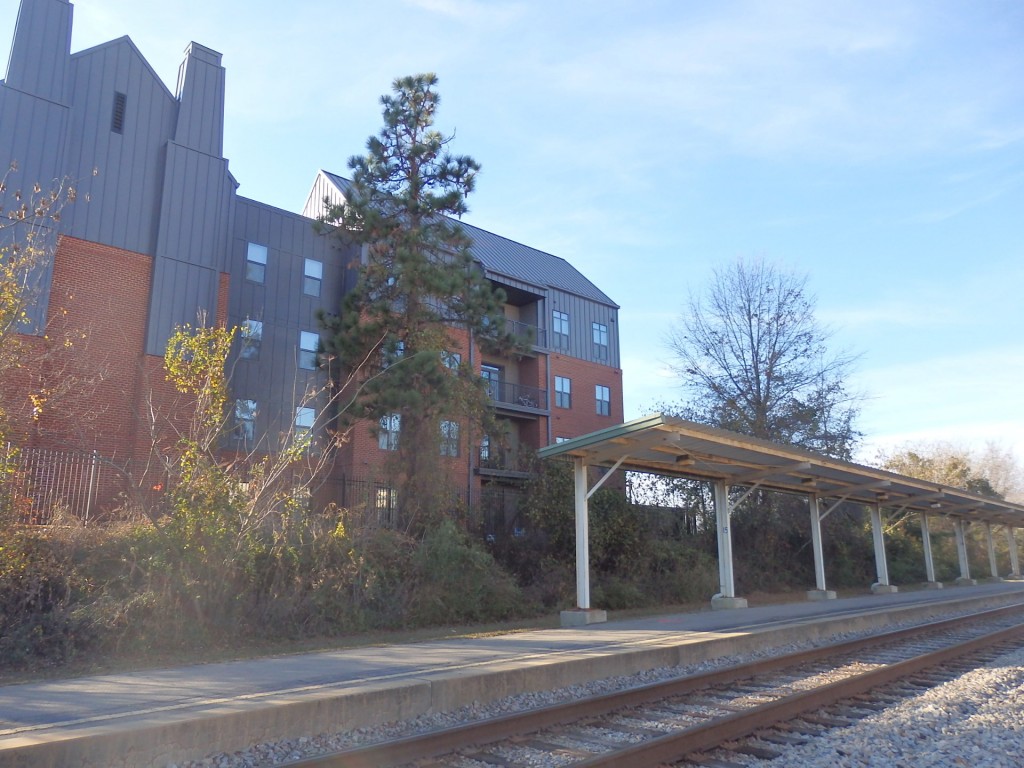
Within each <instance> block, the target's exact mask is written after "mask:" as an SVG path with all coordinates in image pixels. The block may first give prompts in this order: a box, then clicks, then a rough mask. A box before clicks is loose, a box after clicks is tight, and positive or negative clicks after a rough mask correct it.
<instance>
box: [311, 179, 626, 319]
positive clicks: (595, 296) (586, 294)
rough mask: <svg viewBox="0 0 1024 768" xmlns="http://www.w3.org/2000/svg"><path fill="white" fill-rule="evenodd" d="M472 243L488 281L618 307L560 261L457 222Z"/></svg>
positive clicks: (343, 183)
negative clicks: (523, 285)
mask: <svg viewBox="0 0 1024 768" xmlns="http://www.w3.org/2000/svg"><path fill="white" fill-rule="evenodd" d="M322 173H323V174H324V177H325V178H327V179H328V180H329V181H330V182H331V183H332V184H333V185H334V186H335V187H336V188H337V189H338V192H339V193H340V194H342V195H344V194H345V192H346V190H347V189H348V188H349V186H350V184H351V182H350V181H349V180H348V179H346V178H344V177H343V176H338V175H337V174H334V173H330V172H329V171H323V172H322ZM457 223H458V224H459V225H460V226H462V228H463V229H464V230H465V231H466V233H467V234H468V235H469V236H470V238H471V239H472V240H473V245H472V247H471V248H470V252H471V253H472V254H473V258H474V259H476V260H477V261H479V262H480V264H481V265H482V266H483V268H484V270H485V271H486V272H487V273H488V276H489V277H508V278H512V279H513V280H518V281H521V282H524V283H529V284H532V285H537V286H542V287H546V288H553V289H555V290H559V291H565V292H566V293H572V294H575V295H576V296H581V297H583V298H585V299H590V300H591V301H596V302H598V303H600V304H605V305H606V306H609V307H614V308H615V309H618V308H619V305H618V304H616V303H615V302H614V301H612V300H611V299H610V298H608V296H607V294H605V293H604V292H603V291H602V290H601V289H600V288H598V287H597V286H596V285H594V284H593V283H592V282H590V280H588V279H587V278H586V277H584V276H583V274H582V273H581V272H580V271H579V270H578V269H576V268H575V267H574V266H573V265H572V264H570V263H569V262H568V261H566V260H565V259H563V258H560V257H558V256H553V255H552V254H550V253H545V252H544V251H540V250H537V249H536V248H531V247H530V246H528V245H523V244H522V243H517V242H516V241H515V240H509V239H508V238H507V237H502V236H501V235H496V234H494V233H493V232H488V231H487V230H486V229H480V227H474V226H473V225H471V224H467V223H466V222H464V221H458V222H457Z"/></svg>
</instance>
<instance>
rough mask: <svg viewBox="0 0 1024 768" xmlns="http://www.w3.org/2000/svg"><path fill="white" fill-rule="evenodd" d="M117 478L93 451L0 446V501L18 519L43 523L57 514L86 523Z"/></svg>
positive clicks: (10, 445) (24, 521)
mask: <svg viewBox="0 0 1024 768" xmlns="http://www.w3.org/2000/svg"><path fill="white" fill-rule="evenodd" d="M118 480H119V478H118V477H117V476H116V473H115V472H113V471H112V469H111V466H110V463H109V461H107V460H105V459H104V458H103V457H101V456H100V455H99V454H98V453H97V452H96V451H92V452H90V453H83V452H75V451H57V450H52V449H47V448H17V447H15V446H14V445H12V444H11V443H7V444H5V445H3V446H0V483H2V486H0V503H2V504H4V506H6V507H7V508H8V509H10V510H12V511H13V512H14V514H15V515H16V517H17V519H18V520H19V522H22V523H26V524H35V525H46V524H49V523H50V522H52V521H53V519H54V517H55V516H56V515H58V514H60V513H66V514H71V515H74V516H75V517H78V518H79V519H81V520H84V521H89V520H90V519H93V518H95V517H96V516H97V515H98V514H99V511H100V502H101V501H102V500H103V499H104V497H106V496H109V495H110V494H111V493H112V486H114V485H116V484H117V483H118Z"/></svg>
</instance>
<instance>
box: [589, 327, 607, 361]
mask: <svg viewBox="0 0 1024 768" xmlns="http://www.w3.org/2000/svg"><path fill="white" fill-rule="evenodd" d="M592 327H593V329H594V359H595V360H607V359H608V326H607V325H605V324H604V323H592Z"/></svg>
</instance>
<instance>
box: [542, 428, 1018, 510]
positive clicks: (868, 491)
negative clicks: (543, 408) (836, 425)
mask: <svg viewBox="0 0 1024 768" xmlns="http://www.w3.org/2000/svg"><path fill="white" fill-rule="evenodd" d="M539 455H540V457H541V458H554V457H557V456H564V457H566V458H573V459H582V461H583V464H584V465H586V466H597V467H608V468H611V467H615V468H616V469H621V470H626V471H637V472H650V473H653V474H658V475H665V476H668V477H684V478H691V479H696V480H709V481H725V482H726V483H727V484H728V485H730V486H752V485H758V486H759V487H761V488H764V489H768V490H774V491H783V492H787V493H796V494H800V495H803V496H808V495H811V494H815V495H817V496H819V497H822V498H825V497H829V498H837V499H839V498H841V499H843V500H845V501H851V502H856V503H863V504H870V505H875V504H881V505H882V506H884V507H888V508H890V509H898V510H904V509H906V510H913V511H918V512H925V513H928V514H937V515H950V516H954V517H961V518H965V519H966V520H969V521H980V522H988V523H995V524H1002V525H1010V526H1014V527H1019V526H1024V505H1021V504H1014V503H1012V502H1008V501H1001V500H999V499H992V498H988V497H985V496H979V495H978V494H975V493H971V492H969V491H965V490H963V489H960V488H953V487H950V486H947V485H939V484H937V483H930V482H927V481H925V480H918V479H916V478H913V477H907V476H905V475H899V474H896V473H894V472H887V471H885V470H882V469H876V468H874V467H868V466H864V465H862V464H855V463H853V462H849V461H841V460H839V459H832V458H829V457H827V456H823V455H822V454H819V453H814V452H812V451H807V450H803V449H801V448H797V447H795V446H792V445H781V444H779V443H773V442H770V441H768V440H761V439H758V438H754V437H748V436H746V435H741V434H738V433H736V432H729V431H727V430H724V429H716V428H714V427H708V426H705V425H703V424H697V423H695V422H692V421H686V420H685V419H680V418H676V417H674V416H666V415H664V414H659V415H655V416H646V417H644V418H640V419H635V420H633V421H628V422H626V423H625V424H619V425H616V426H614V427H608V428H607V429H602V430H599V431H597V432H591V433H589V434H586V435H582V436H581V437H576V438H573V439H571V440H566V441H564V442H561V443H558V444H556V445H549V446H547V447H546V448H542V449H541V450H540V452H539Z"/></svg>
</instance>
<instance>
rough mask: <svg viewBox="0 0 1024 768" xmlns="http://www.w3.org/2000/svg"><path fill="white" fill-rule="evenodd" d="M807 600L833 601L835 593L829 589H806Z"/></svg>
mask: <svg viewBox="0 0 1024 768" xmlns="http://www.w3.org/2000/svg"><path fill="white" fill-rule="evenodd" d="M807 599H808V600H815V601H816V600H835V599H836V593H835V592H834V591H833V590H831V589H808V590H807Z"/></svg>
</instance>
